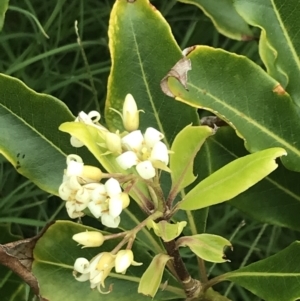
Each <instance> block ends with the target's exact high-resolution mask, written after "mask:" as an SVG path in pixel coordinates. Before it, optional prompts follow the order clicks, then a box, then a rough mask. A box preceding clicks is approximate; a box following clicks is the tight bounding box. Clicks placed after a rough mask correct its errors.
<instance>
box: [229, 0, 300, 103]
mask: <svg viewBox="0 0 300 301" xmlns="http://www.w3.org/2000/svg"><path fill="white" fill-rule="evenodd" d="M234 4H235V8H236V9H237V11H238V12H239V14H240V15H241V16H242V17H243V18H244V19H245V20H246V21H247V22H248V23H249V24H251V25H253V26H257V27H260V28H261V29H262V35H261V41H260V55H261V58H262V60H263V61H264V63H265V65H266V67H267V70H268V72H269V74H270V75H271V76H272V77H274V78H275V79H276V80H278V81H279V82H280V84H281V85H282V86H283V87H284V88H285V89H286V90H287V92H288V93H290V94H291V96H292V98H293V99H294V101H295V102H296V103H297V104H298V105H300V90H299V77H300V59H299V58H300V42H299V32H300V19H299V10H300V2H299V1H298V0H289V1H282V0H261V1H256V0H234Z"/></svg>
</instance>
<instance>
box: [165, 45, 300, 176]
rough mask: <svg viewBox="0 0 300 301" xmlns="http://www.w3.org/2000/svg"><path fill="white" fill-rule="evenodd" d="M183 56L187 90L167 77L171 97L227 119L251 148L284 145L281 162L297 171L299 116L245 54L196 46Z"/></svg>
mask: <svg viewBox="0 0 300 301" xmlns="http://www.w3.org/2000/svg"><path fill="white" fill-rule="evenodd" d="M188 58H189V59H190V60H191V63H192V70H191V71H189V73H188V83H187V88H188V91H186V90H185V89H184V88H183V87H182V85H181V84H180V83H179V82H178V81H177V80H176V79H175V78H169V81H168V83H169V88H170V91H171V92H172V93H173V94H174V95H175V96H176V100H179V101H182V102H185V103H187V104H189V105H191V106H196V107H198V108H204V109H206V110H209V111H211V112H213V113H215V114H216V115H218V116H219V117H220V118H222V119H223V120H225V121H227V122H228V123H229V124H230V125H231V126H232V127H234V128H235V129H236V131H237V134H238V135H239V136H240V137H242V138H243V139H244V140H245V146H246V148H247V149H248V150H249V151H250V152H256V151H258V150H262V149H266V148H270V147H274V146H280V147H283V148H284V149H285V150H286V151H287V153H288V156H286V157H284V158H282V162H283V164H284V165H285V166H286V167H287V168H289V169H291V170H295V171H300V136H299V135H298V133H299V132H300V123H299V115H298V112H297V109H296V107H295V105H294V104H293V102H292V100H291V98H290V97H289V95H288V94H286V93H283V94H282V93H280V92H279V89H280V88H279V86H278V82H276V81H275V80H274V79H272V78H271V77H270V76H269V75H268V74H267V73H265V72H264V71H263V70H262V69H261V68H260V67H258V66H257V65H256V64H254V63H253V62H251V61H250V60H249V59H247V58H246V57H243V56H238V55H236V54H232V53H228V52H226V51H224V50H220V49H213V48H210V47H207V46H197V47H196V48H195V49H194V50H193V51H192V52H191V53H190V54H189V55H188ZM245 78H247V81H245Z"/></svg>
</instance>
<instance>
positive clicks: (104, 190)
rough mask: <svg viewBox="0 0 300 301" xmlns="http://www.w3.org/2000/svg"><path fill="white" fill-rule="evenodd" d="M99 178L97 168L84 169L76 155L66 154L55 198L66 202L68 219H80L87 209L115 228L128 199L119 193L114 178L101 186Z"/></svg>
mask: <svg viewBox="0 0 300 301" xmlns="http://www.w3.org/2000/svg"><path fill="white" fill-rule="evenodd" d="M101 178H102V172H101V170H100V169H99V168H97V167H93V166H85V165H84V164H83V162H82V159H81V158H80V157H79V156H77V155H69V156H68V157H67V169H66V170H65V174H64V178H63V183H62V184H61V185H60V187H59V195H60V197H61V198H62V199H63V200H64V201H66V209H67V212H68V214H69V216H70V218H77V217H81V216H83V215H84V212H83V211H84V210H85V209H86V208H88V209H89V210H90V212H91V213H92V214H93V215H94V216H95V217H96V218H100V217H101V222H102V224H103V225H105V226H107V227H110V228H116V227H118V225H119V223H120V214H121V212H122V209H124V208H126V207H127V206H128V205H129V196H128V194H127V193H125V192H122V189H121V187H120V184H119V182H118V181H117V180H116V179H114V178H110V179H109V180H107V181H106V182H105V184H102V183H99V181H100V180H101Z"/></svg>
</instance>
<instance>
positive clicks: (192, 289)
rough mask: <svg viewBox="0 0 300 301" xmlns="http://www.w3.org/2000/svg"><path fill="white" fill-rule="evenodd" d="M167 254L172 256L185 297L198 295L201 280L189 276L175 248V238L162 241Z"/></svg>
mask: <svg viewBox="0 0 300 301" xmlns="http://www.w3.org/2000/svg"><path fill="white" fill-rule="evenodd" d="M164 245H165V248H166V250H167V253H168V255H170V256H171V257H173V266H174V269H175V271H176V274H177V277H178V279H179V280H180V281H181V283H182V285H183V287H184V290H185V293H186V295H187V297H189V298H193V297H196V296H198V295H199V293H200V291H201V282H200V281H199V280H195V279H193V278H192V277H191V275H190V274H189V272H188V271H187V269H186V267H185V265H184V263H183V260H182V258H181V256H180V253H179V251H178V249H177V248H176V243H175V240H172V241H169V242H164Z"/></svg>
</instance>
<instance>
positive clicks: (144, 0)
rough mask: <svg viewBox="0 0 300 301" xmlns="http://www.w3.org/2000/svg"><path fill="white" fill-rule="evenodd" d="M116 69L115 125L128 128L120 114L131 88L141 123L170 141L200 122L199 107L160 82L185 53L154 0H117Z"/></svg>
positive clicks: (111, 119) (111, 93)
mask: <svg viewBox="0 0 300 301" xmlns="http://www.w3.org/2000/svg"><path fill="white" fill-rule="evenodd" d="M108 33H109V48H110V52H111V59H112V68H111V73H110V76H109V80H108V95H107V100H106V112H105V113H106V116H105V117H106V122H107V124H108V127H109V128H110V129H113V130H115V129H120V130H122V129H123V125H122V124H121V119H120V117H119V116H118V115H117V114H116V113H115V112H114V111H111V110H110V109H109V108H110V107H113V108H114V109H116V110H119V111H121V110H122V106H123V102H124V98H125V96H126V94H127V93H131V94H132V95H133V97H134V98H135V100H136V102H137V106H138V108H139V109H142V110H144V111H145V113H141V114H140V128H141V130H142V131H144V130H145V129H146V128H147V127H149V126H151V127H154V128H156V129H157V130H159V131H160V132H162V133H163V134H164V135H165V142H166V144H167V146H168V148H170V145H171V143H172V141H173V139H174V138H175V136H176V134H177V133H178V132H179V131H180V130H181V129H182V128H183V127H185V126H186V125H188V124H190V123H192V122H195V123H196V124H197V123H198V117H197V114H196V110H195V109H194V108H190V107H187V106H184V105H183V104H179V103H174V102H172V101H171V100H170V99H169V98H168V97H167V96H166V95H164V94H163V93H162V91H161V89H160V86H159V83H160V80H161V79H162V78H163V76H164V75H165V74H166V73H167V71H168V70H169V69H170V68H171V67H172V66H173V65H174V64H175V63H176V61H178V60H179V59H180V58H181V57H182V54H181V51H180V49H179V47H178V46H177V44H176V42H175V40H174V38H173V36H172V34H171V30H170V27H169V25H168V24H167V22H166V21H165V20H164V18H163V17H162V15H161V14H160V13H159V11H157V10H156V8H155V7H154V6H152V5H151V4H150V3H149V1H148V0H139V1H126V0H121V1H116V2H115V5H114V7H113V10H112V12H111V16H110V24H109V32H108Z"/></svg>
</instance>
